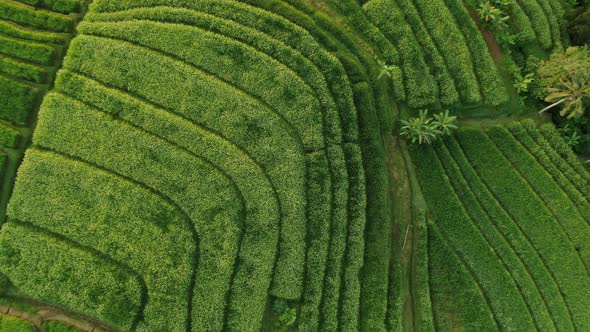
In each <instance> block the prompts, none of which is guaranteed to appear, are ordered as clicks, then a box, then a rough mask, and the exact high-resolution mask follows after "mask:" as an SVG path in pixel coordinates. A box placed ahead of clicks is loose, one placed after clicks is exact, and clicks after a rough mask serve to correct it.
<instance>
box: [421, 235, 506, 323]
mask: <svg viewBox="0 0 590 332" xmlns="http://www.w3.org/2000/svg"><path fill="white" fill-rule="evenodd" d="M430 228H431V229H432V231H433V232H434V233H436V235H438V237H439V238H440V239H441V240H442V241H443V243H444V244H445V245H446V247H447V248H448V249H449V250H450V252H451V253H452V254H453V255H454V256H455V257H456V258H457V260H458V261H459V262H460V263H461V265H462V266H463V267H464V268H465V270H467V272H468V273H469V276H470V277H471V279H472V280H473V283H474V284H475V285H476V286H477V290H478V291H479V294H480V295H481V297H482V298H484V300H485V303H486V306H487V310H488V311H489V313H490V315H491V316H492V318H493V321H494V323H495V324H496V326H495V328H496V330H497V331H500V330H501V326H502V325H501V324H500V321H499V317H498V316H497V315H496V313H495V311H494V309H493V308H494V306H493V305H492V301H491V299H490V298H489V296H488V294H487V292H486V290H485V289H484V288H483V287H482V285H481V281H480V280H479V279H478V277H477V274H476V273H475V271H474V270H473V267H471V266H470V265H469V264H467V262H466V259H465V257H464V256H463V255H462V254H461V251H459V250H458V249H457V248H456V247H454V246H453V245H452V244H451V243H450V242H449V239H448V236H447V235H446V234H444V233H443V231H442V230H440V229H439V228H438V227H437V226H436V225H435V224H432V226H431V227H430Z"/></svg>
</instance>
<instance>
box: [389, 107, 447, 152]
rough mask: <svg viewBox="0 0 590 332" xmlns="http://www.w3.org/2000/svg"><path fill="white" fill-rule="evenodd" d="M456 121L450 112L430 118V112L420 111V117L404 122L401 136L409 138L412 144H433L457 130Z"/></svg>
mask: <svg viewBox="0 0 590 332" xmlns="http://www.w3.org/2000/svg"><path fill="white" fill-rule="evenodd" d="M456 119H457V117H456V116H452V115H450V114H449V111H448V110H446V111H444V112H441V113H438V114H434V115H433V116H432V117H429V116H428V110H420V112H419V113H418V117H415V118H410V119H408V120H402V127H401V130H400V134H401V135H402V136H405V137H407V138H408V139H409V140H410V142H412V144H413V143H418V144H431V143H432V142H434V141H436V140H437V139H438V138H439V137H441V136H445V135H450V134H451V131H452V130H453V129H456V128H457V126H456V125H455V124H454V122H455V120H456Z"/></svg>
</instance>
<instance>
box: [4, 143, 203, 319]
mask: <svg viewBox="0 0 590 332" xmlns="http://www.w3.org/2000/svg"><path fill="white" fill-rule="evenodd" d="M29 151H30V152H29V153H34V154H39V153H40V154H41V155H44V154H45V155H47V156H57V157H58V158H62V159H63V160H64V165H67V163H68V162H69V163H81V164H83V165H87V166H86V167H89V168H93V169H95V170H96V171H98V172H101V173H104V174H109V175H111V176H113V177H115V178H117V179H119V180H121V181H123V182H126V183H129V184H131V185H133V186H135V187H137V188H141V190H144V191H146V192H148V193H150V194H151V195H152V196H154V197H157V198H158V199H160V200H162V201H163V202H165V203H166V204H168V205H170V206H172V207H173V208H174V210H175V212H176V213H177V214H178V215H179V216H180V219H182V220H183V222H184V223H185V225H186V228H187V229H188V230H189V231H190V234H191V235H190V236H191V238H192V240H193V243H194V251H193V253H192V255H191V261H192V262H191V266H192V268H191V276H190V280H189V284H188V290H189V292H187V298H188V301H187V303H188V308H189V309H190V307H191V301H190V300H191V298H192V289H193V288H194V284H195V274H196V270H197V266H198V256H199V255H198V252H199V249H198V248H199V245H198V244H199V239H198V235H197V233H196V231H195V228H194V225H193V222H192V221H191V219H190V218H189V217H188V215H187V214H186V213H185V212H184V211H183V210H182V209H181V208H180V207H179V206H178V205H177V204H176V203H174V202H173V201H172V200H171V199H170V198H169V197H167V196H165V195H164V194H162V193H161V192H158V191H156V190H155V189H154V188H152V187H149V186H147V185H146V184H144V183H142V182H139V181H135V180H133V179H132V178H130V177H126V176H124V175H122V174H120V173H117V172H114V171H112V170H109V169H106V168H104V167H101V166H98V165H95V164H91V163H89V162H87V161H85V160H82V159H80V158H77V157H74V156H71V155H66V154H65V153H63V152H58V151H54V150H51V149H48V148H41V147H38V146H37V147H35V148H32V149H30V150H29ZM21 188H26V187H25V186H22V185H19V184H17V186H16V190H15V194H14V198H13V200H12V202H13V203H12V205H11V206H12V208H11V210H10V211H9V214H10V215H11V216H15V217H17V218H18V217H20V216H24V217H29V214H28V212H21V211H19V210H18V206H19V205H18V203H19V201H21V200H23V199H26V197H23V196H26V195H27V193H26V192H23V193H22V194H21V191H22V189H21ZM26 189H27V190H28V191H30V188H26ZM21 205H22V204H21ZM36 223H47V222H46V221H39V222H37V221H36ZM64 236H65V235H64ZM148 292H149V289H148ZM146 304H147V302H146ZM144 308H145V304H144ZM188 313H189V315H190V311H188ZM141 317H142V319H143V317H144V313H143V312H141ZM187 320H188V321H190V317H189V318H187ZM136 325H137V323H136V324H135V326H136Z"/></svg>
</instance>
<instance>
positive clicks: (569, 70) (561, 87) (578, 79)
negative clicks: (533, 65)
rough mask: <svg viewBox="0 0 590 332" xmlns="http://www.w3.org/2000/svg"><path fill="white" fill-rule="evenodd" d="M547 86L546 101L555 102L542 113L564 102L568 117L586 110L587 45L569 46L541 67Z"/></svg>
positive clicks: (589, 91) (589, 80)
mask: <svg viewBox="0 0 590 332" xmlns="http://www.w3.org/2000/svg"><path fill="white" fill-rule="evenodd" d="M539 75H540V79H541V81H542V83H543V86H544V87H545V90H546V92H547V96H546V97H545V101H546V102H549V103H552V104H551V105H549V106H547V107H545V108H544V109H542V110H541V111H539V114H543V112H545V111H547V110H550V109H552V108H554V107H556V106H559V105H562V104H563V107H562V109H561V112H560V114H561V115H562V116H567V117H568V118H573V117H579V116H581V115H582V114H583V113H584V99H586V98H589V97H590V51H589V50H588V48H587V47H570V48H568V49H567V50H566V51H565V52H563V53H558V54H555V55H553V56H551V58H550V59H549V60H548V61H546V62H544V63H543V64H542V65H541V67H539Z"/></svg>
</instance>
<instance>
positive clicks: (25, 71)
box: [0, 55, 47, 83]
mask: <svg viewBox="0 0 590 332" xmlns="http://www.w3.org/2000/svg"><path fill="white" fill-rule="evenodd" d="M0 73H3V74H6V75H10V76H11V77H15V78H19V79H23V80H26V81H29V82H35V83H41V82H42V81H43V79H44V78H45V76H46V75H47V73H46V71H45V68H43V67H41V66H37V65H33V64H30V63H26V62H22V61H17V60H14V59H12V58H9V57H5V56H2V55H0Z"/></svg>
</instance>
